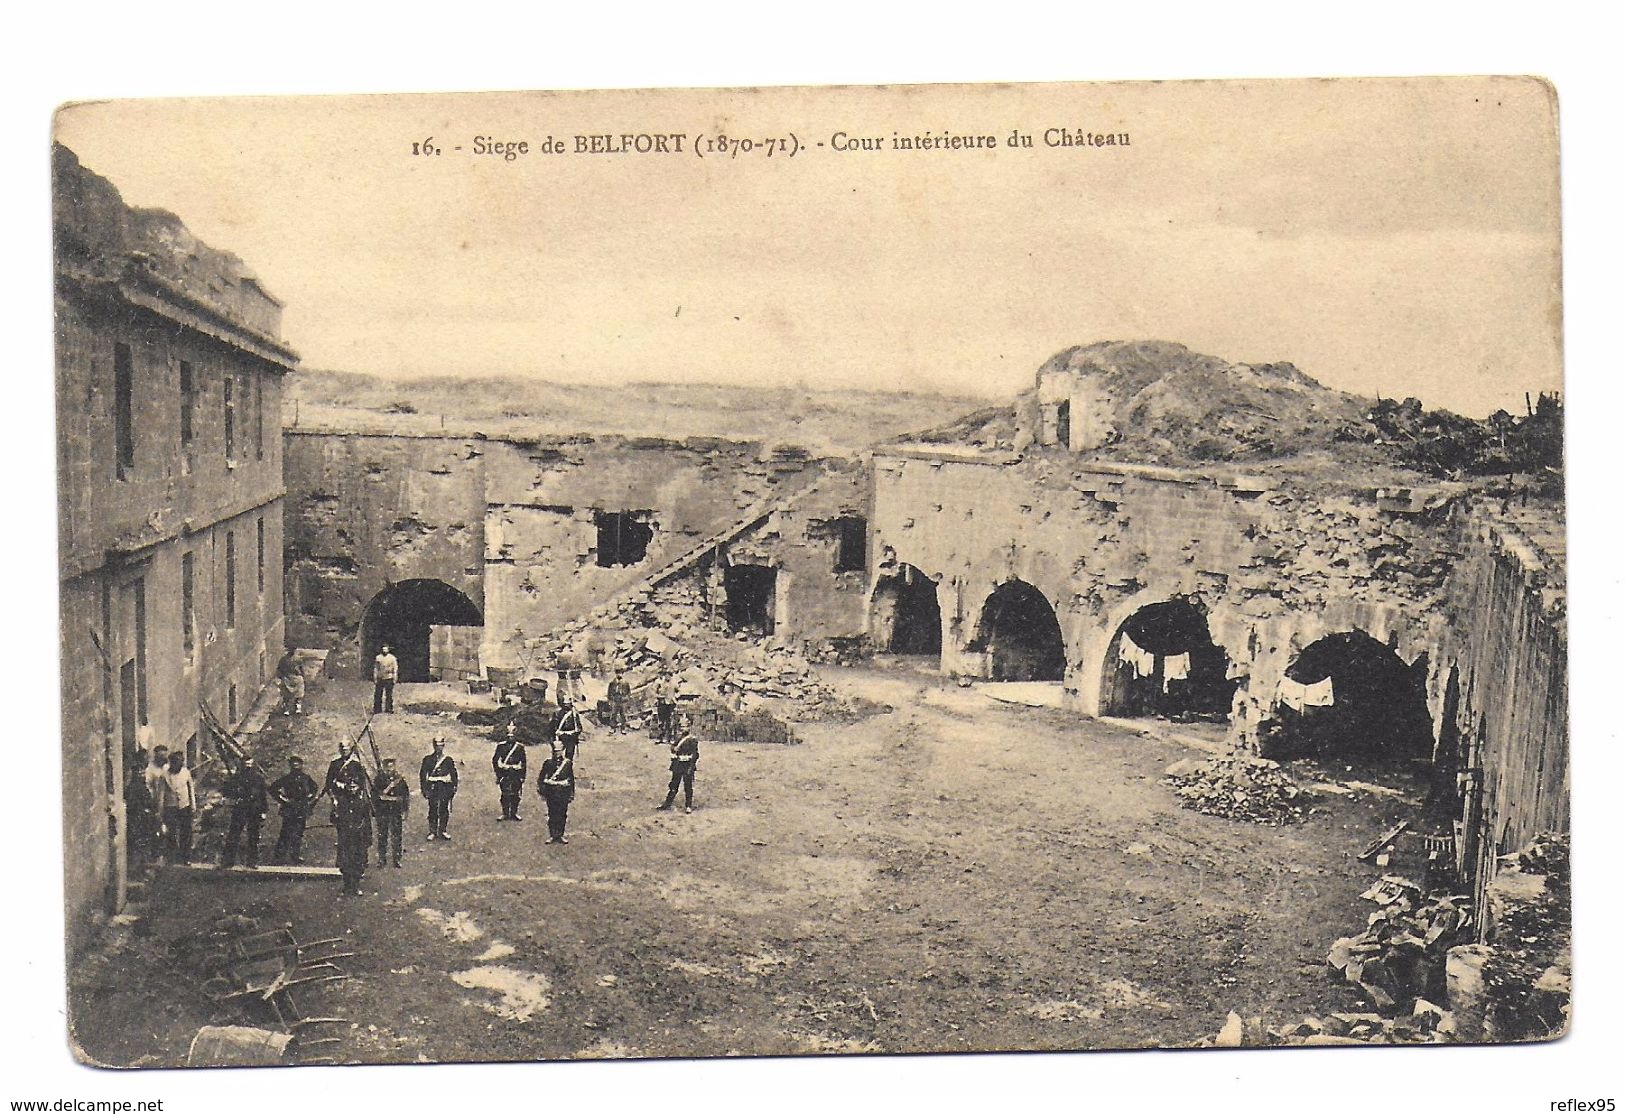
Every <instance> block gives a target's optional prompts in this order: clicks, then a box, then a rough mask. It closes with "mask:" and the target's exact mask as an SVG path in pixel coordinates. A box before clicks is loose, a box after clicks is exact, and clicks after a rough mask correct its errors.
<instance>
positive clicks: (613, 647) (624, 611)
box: [536, 583, 853, 722]
mask: <svg viewBox="0 0 1625 1114" xmlns="http://www.w3.org/2000/svg"><path fill="white" fill-rule="evenodd" d="M656 615H658V616H660V618H659V619H658V620H657V619H656V618H655V616H656ZM542 641H543V640H538V641H537V645H538V646H541V645H542ZM545 641H546V642H547V643H549V644H551V645H561V644H569V645H572V646H576V647H578V648H580V647H583V646H587V647H590V646H591V645H592V644H593V643H594V641H596V642H597V643H598V645H600V646H601V647H602V655H603V656H602V662H603V665H604V668H605V672H606V675H607V673H608V671H610V670H615V669H619V670H621V671H622V672H623V673H625V675H626V677H627V679H628V680H629V681H630V682H631V683H632V686H633V688H634V690H636V689H638V688H639V687H641V686H643V685H644V684H646V683H648V682H652V681H653V680H654V678H655V675H656V674H657V673H658V672H659V671H660V670H661V669H663V668H666V667H671V668H674V669H676V670H677V671H678V672H679V673H680V674H681V676H682V678H683V680H684V682H685V683H686V685H687V686H688V687H689V688H691V689H693V690H694V695H696V696H699V697H702V698H705V699H708V700H710V701H712V702H714V703H716V704H718V705H721V706H723V707H725V708H727V709H728V710H729V711H731V712H735V713H751V712H758V711H760V712H765V713H771V714H775V715H779V716H782V717H783V718H785V719H787V720H790V721H792V722H803V721H807V720H817V719H828V718H832V717H836V716H842V715H847V714H850V713H851V712H852V710H853V709H852V708H851V706H850V704H849V703H848V702H847V701H846V700H845V699H843V698H842V697H841V696H840V694H839V693H837V692H836V691H835V690H834V689H833V688H831V687H830V686H829V685H827V684H825V683H824V682H823V681H821V680H820V679H819V678H818V675H817V674H816V673H814V672H813V667H812V664H811V663H810V662H809V661H808V660H807V657H806V655H805V654H804V653H802V652H801V651H800V650H799V649H797V648H795V647H792V646H790V645H788V644H786V643H780V642H776V641H774V640H773V639H771V638H768V639H763V638H762V637H761V636H759V635H755V634H751V633H746V632H740V633H738V634H733V635H729V634H727V633H725V632H722V631H717V630H713V629H711V628H710V627H709V626H708V625H707V624H706V623H705V622H704V620H703V617H702V616H701V614H700V612H699V605H698V604H697V603H696V597H695V596H694V594H693V592H692V590H691V589H688V588H684V587H682V586H681V584H680V583H677V584H666V585H662V586H660V587H657V588H650V589H645V590H643V591H640V592H639V593H637V594H636V595H635V596H633V597H632V598H630V599H628V600H625V601H622V602H621V603H620V604H619V605H617V606H616V607H615V608H614V609H613V610H609V609H602V610H600V611H598V612H595V613H594V614H592V615H590V616H588V617H587V618H584V619H580V620H577V621H576V622H574V623H571V624H570V625H568V626H566V627H562V628H560V629H559V630H558V631H556V632H554V634H553V636H552V637H551V638H550V639H548V640H545ZM583 656H584V657H585V658H587V659H588V660H589V661H590V659H591V656H592V655H591V654H590V653H589V654H586V655H583ZM536 672H537V673H538V674H539V675H540V674H543V673H545V672H546V668H545V666H541V665H539V666H538V667H537V670H536Z"/></svg>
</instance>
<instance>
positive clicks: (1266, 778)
mask: <svg viewBox="0 0 1625 1114" xmlns="http://www.w3.org/2000/svg"><path fill="white" fill-rule="evenodd" d="M1162 780H1163V782H1164V783H1166V784H1167V785H1170V786H1172V787H1173V790H1174V793H1175V794H1176V795H1177V796H1178V797H1179V803H1180V804H1181V805H1183V806H1184V807H1186V808H1189V809H1195V810H1196V811H1197V812H1205V813H1207V814H1208V815H1209V816H1223V817H1226V818H1227V819H1230V820H1245V821H1247V822H1249V823H1252V824H1269V825H1275V826H1279V825H1282V824H1294V823H1297V822H1298V821H1300V820H1302V819H1303V816H1304V809H1305V803H1306V801H1307V799H1308V798H1309V796H1310V794H1309V793H1308V792H1307V791H1306V790H1304V789H1303V788H1302V787H1301V786H1300V785H1298V783H1297V782H1295V781H1293V780H1292V777H1291V775H1289V774H1288V773H1286V771H1284V770H1282V769H1281V764H1280V763H1279V762H1275V761H1273V760H1271V759H1268V758H1260V757H1258V756H1257V755H1254V754H1246V753H1244V752H1242V751H1232V752H1230V753H1229V754H1226V755H1222V756H1219V757H1217V758H1209V759H1205V760H1197V759H1193V758H1187V759H1183V760H1182V761H1179V762H1175V763H1174V764H1173V765H1172V766H1169V767H1168V768H1167V770H1165V771H1163V779H1162Z"/></svg>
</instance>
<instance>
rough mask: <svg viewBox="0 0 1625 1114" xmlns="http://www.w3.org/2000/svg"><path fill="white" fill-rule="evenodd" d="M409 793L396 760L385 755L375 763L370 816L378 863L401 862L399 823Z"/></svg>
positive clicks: (410, 789) (409, 788)
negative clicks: (373, 828) (375, 840)
mask: <svg viewBox="0 0 1625 1114" xmlns="http://www.w3.org/2000/svg"><path fill="white" fill-rule="evenodd" d="M411 795H412V788H411V786H409V785H407V784H406V779H405V778H403V777H402V776H401V775H400V773H399V771H397V770H396V769H395V760H394V759H393V758H385V759H384V760H383V761H382V762H381V763H379V766H378V778H377V780H376V781H374V782H373V785H372V817H373V821H374V822H375V823H376V824H377V827H378V865H379V866H383V865H384V864H385V863H386V862H387V863H390V864H392V865H394V866H397V867H398V866H400V865H401V825H402V822H403V821H404V820H405V819H406V802H407V799H408V798H409V797H411Z"/></svg>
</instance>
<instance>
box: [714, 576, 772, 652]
mask: <svg viewBox="0 0 1625 1114" xmlns="http://www.w3.org/2000/svg"><path fill="white" fill-rule="evenodd" d="M778 578H779V571H778V570H777V569H775V568H773V567H772V566H770V565H729V566H728V567H727V568H725V569H723V570H722V590H723V593H724V595H725V596H726V597H727V607H726V614H727V620H728V629H729V630H731V631H755V632H758V633H760V634H763V635H770V634H772V633H773V610H774V608H773V603H774V589H775V588H776V587H777V584H778Z"/></svg>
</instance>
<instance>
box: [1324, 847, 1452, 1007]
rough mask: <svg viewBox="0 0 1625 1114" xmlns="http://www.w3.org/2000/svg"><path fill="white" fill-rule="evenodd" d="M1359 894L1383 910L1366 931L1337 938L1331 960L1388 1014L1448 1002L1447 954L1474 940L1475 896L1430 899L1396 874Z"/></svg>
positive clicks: (1388, 876)
mask: <svg viewBox="0 0 1625 1114" xmlns="http://www.w3.org/2000/svg"><path fill="white" fill-rule="evenodd" d="M1360 896H1361V897H1363V898H1365V899H1366V900H1367V901H1374V902H1376V903H1377V905H1378V906H1380V908H1379V909H1378V910H1377V911H1376V912H1374V913H1372V914H1371V916H1370V917H1369V918H1368V920H1367V927H1366V930H1365V931H1364V932H1362V933H1360V934H1359V935H1358V936H1344V937H1342V938H1340V939H1338V940H1337V941H1336V942H1334V943H1333V944H1332V947H1331V951H1330V952H1329V953H1328V954H1327V956H1326V962H1327V963H1329V964H1330V965H1331V966H1332V968H1333V969H1334V970H1337V971H1340V972H1342V975H1343V978H1344V979H1346V980H1347V981H1348V982H1351V983H1353V984H1354V985H1355V986H1358V987H1359V988H1360V989H1361V990H1362V991H1364V992H1365V994H1366V996H1367V997H1368V998H1370V1000H1371V1001H1372V1003H1373V1004H1374V1005H1375V1006H1376V1007H1377V1008H1378V1009H1379V1010H1382V1011H1383V1012H1384V1013H1393V1012H1396V1011H1398V1012H1404V1011H1405V1010H1408V1009H1410V1008H1411V1006H1412V1004H1413V1003H1414V1002H1416V1001H1417V1000H1418V999H1422V1000H1431V999H1436V1000H1439V1001H1443V1000H1444V990H1445V963H1446V957H1447V955H1448V953H1449V951H1450V949H1451V948H1453V947H1455V946H1457V945H1458V944H1462V943H1464V942H1466V941H1468V940H1470V939H1471V938H1472V923H1473V913H1472V899H1471V898H1469V897H1466V896H1445V897H1435V898H1432V899H1427V898H1424V897H1423V895H1422V890H1421V887H1419V886H1418V885H1417V884H1416V883H1414V882H1411V881H1410V880H1408V879H1405V878H1401V877H1399V876H1398V875H1394V874H1388V875H1384V876H1383V877H1382V878H1381V879H1380V880H1379V881H1378V882H1377V883H1376V884H1375V885H1374V886H1372V887H1371V888H1370V889H1369V890H1367V891H1366V892H1365V893H1363V894H1361V895H1360Z"/></svg>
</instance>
